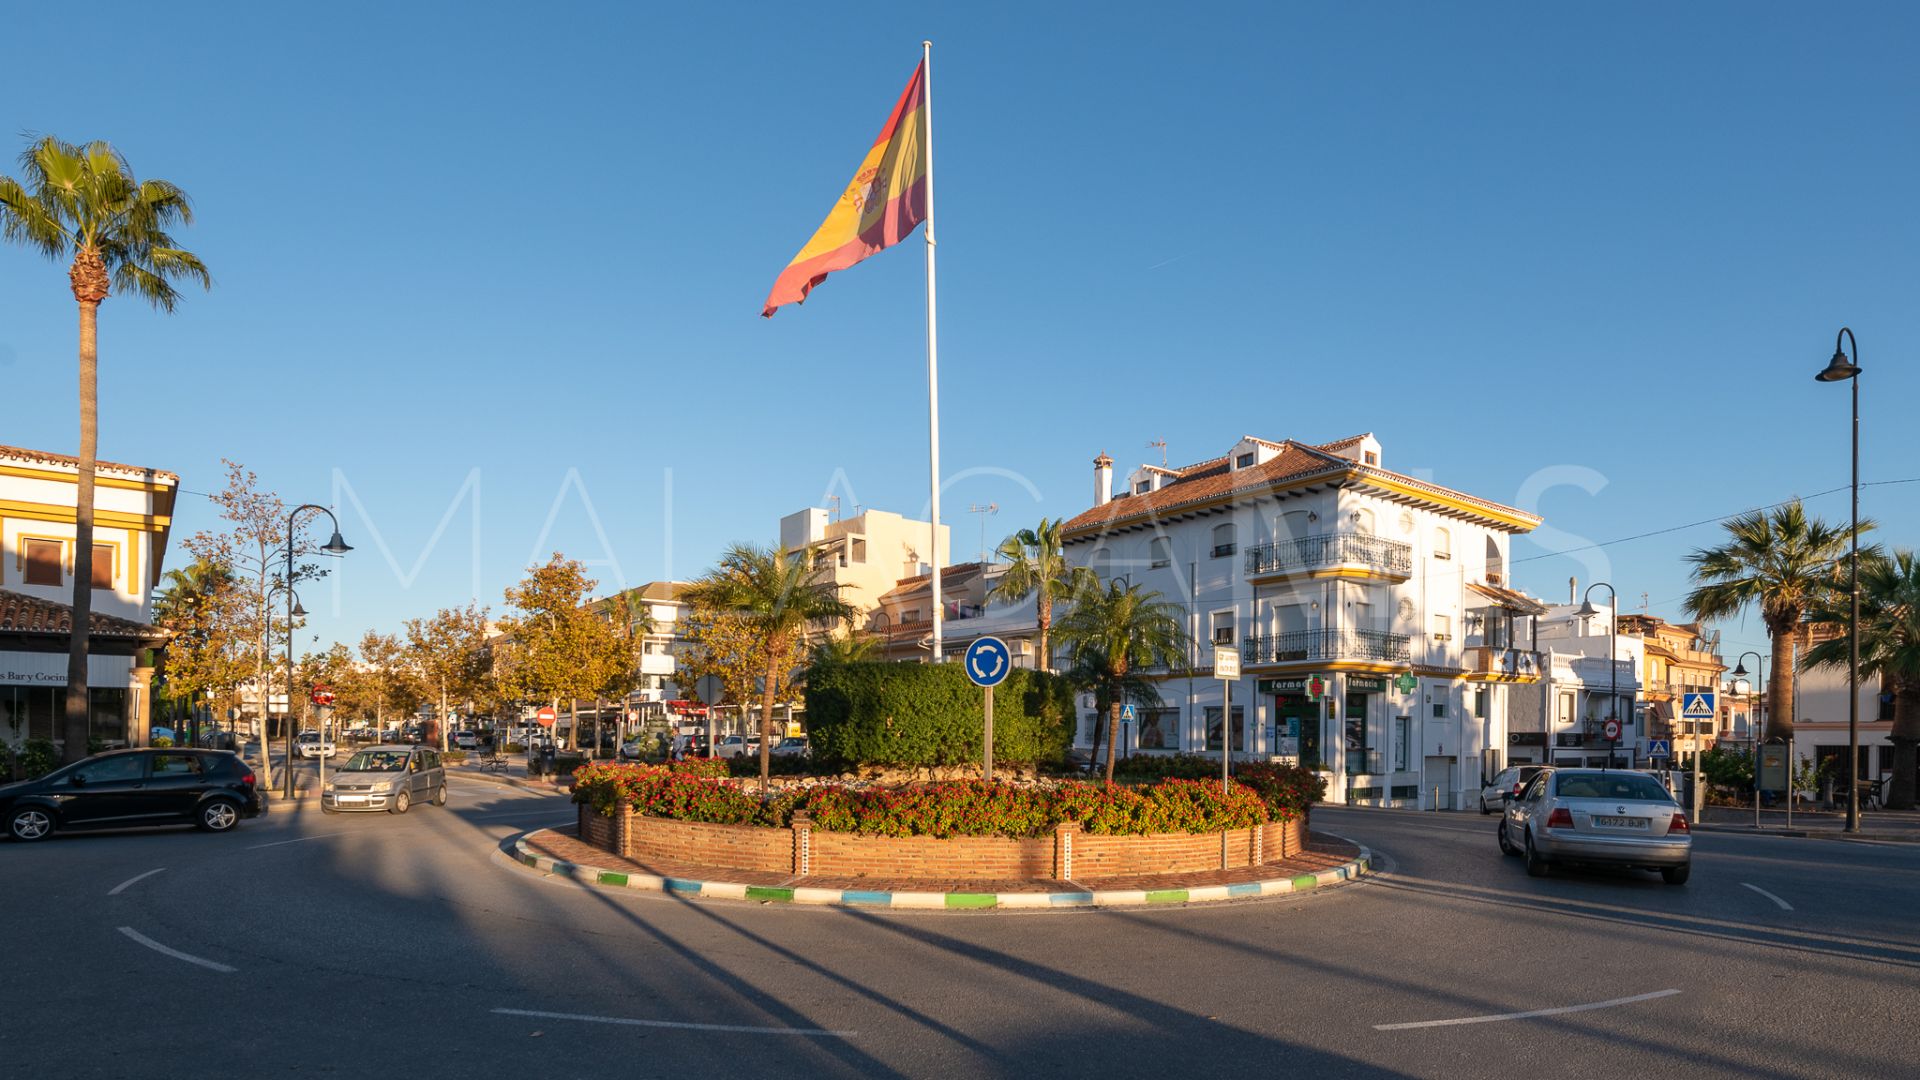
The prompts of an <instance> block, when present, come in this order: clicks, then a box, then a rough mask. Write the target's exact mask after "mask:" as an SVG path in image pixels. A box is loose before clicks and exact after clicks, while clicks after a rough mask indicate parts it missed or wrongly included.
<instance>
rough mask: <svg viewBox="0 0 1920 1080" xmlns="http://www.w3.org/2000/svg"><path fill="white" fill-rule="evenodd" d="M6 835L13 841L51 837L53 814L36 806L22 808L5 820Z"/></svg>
mask: <svg viewBox="0 0 1920 1080" xmlns="http://www.w3.org/2000/svg"><path fill="white" fill-rule="evenodd" d="M7 834H8V835H9V836H12V837H13V838H14V839H15V840H28V841H32V840H45V839H46V838H47V837H49V836H52V835H53V814H52V812H50V811H47V810H43V809H41V808H40V807H38V806H23V807H21V808H20V809H18V810H15V811H14V812H13V816H11V817H9V818H8V819H7Z"/></svg>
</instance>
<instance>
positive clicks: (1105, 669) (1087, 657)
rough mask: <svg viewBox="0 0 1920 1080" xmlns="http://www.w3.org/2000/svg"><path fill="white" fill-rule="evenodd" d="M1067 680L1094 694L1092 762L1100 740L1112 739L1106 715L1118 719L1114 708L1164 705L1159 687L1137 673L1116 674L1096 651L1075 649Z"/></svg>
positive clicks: (1099, 651)
mask: <svg viewBox="0 0 1920 1080" xmlns="http://www.w3.org/2000/svg"><path fill="white" fill-rule="evenodd" d="M1066 679H1067V681H1068V682H1069V683H1070V684H1072V686H1073V688H1074V689H1075V690H1079V691H1083V692H1085V693H1089V694H1092V695H1093V712H1094V715H1095V716H1096V717H1098V719H1097V720H1096V721H1095V722H1094V728H1093V759H1094V760H1095V761H1098V760H1099V759H1100V746H1101V740H1102V739H1103V738H1104V739H1111V738H1112V737H1113V731H1114V729H1113V726H1112V725H1111V724H1109V723H1107V717H1108V714H1109V713H1111V714H1112V715H1113V716H1115V717H1118V716H1119V712H1118V709H1117V707H1118V706H1124V705H1137V706H1139V707H1140V708H1143V709H1157V708H1159V707H1160V706H1161V704H1163V699H1162V698H1161V696H1160V687H1159V686H1158V685H1157V684H1156V683H1155V682H1154V680H1152V679H1149V678H1147V677H1146V676H1145V675H1142V674H1140V673H1139V672H1137V671H1127V672H1116V671H1114V669H1113V665H1112V663H1111V662H1110V661H1109V660H1108V658H1107V654H1106V653H1105V652H1102V651H1101V650H1100V649H1098V648H1087V649H1081V650H1078V652H1077V654H1076V655H1075V657H1074V661H1073V666H1071V667H1069V668H1068V669H1067V673H1066Z"/></svg>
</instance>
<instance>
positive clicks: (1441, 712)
mask: <svg viewBox="0 0 1920 1080" xmlns="http://www.w3.org/2000/svg"><path fill="white" fill-rule="evenodd" d="M1433 718H1434V719H1435V720H1445V719H1446V718H1447V703H1446V702H1444V701H1436V702H1434V703H1433Z"/></svg>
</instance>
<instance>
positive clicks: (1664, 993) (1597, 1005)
mask: <svg viewBox="0 0 1920 1080" xmlns="http://www.w3.org/2000/svg"><path fill="white" fill-rule="evenodd" d="M1679 992H1680V991H1678V990H1655V991H1654V992H1653V993H1651V994H1635V995H1634V996H1632V997H1623V998H1614V999H1613V1000H1611V1001H1594V1002H1589V1003H1588V1004H1585V1005H1563V1006H1561V1007H1560V1008H1557V1009H1531V1010H1528V1011H1527V1012H1517V1013H1499V1014H1496V1015H1494V1016H1461V1017H1456V1018H1455V1019H1452V1020H1420V1021H1416V1022H1414V1023H1411V1024H1375V1025H1373V1030H1375V1031H1406V1030H1408V1029H1410V1028H1431V1027H1455V1026H1457V1025H1460V1024H1491V1023H1493V1022H1494V1021H1496V1020H1526V1019H1529V1018H1531V1017H1535V1016H1559V1015H1560V1014H1562V1013H1577V1012H1591V1011H1592V1010H1594V1009H1611V1008H1613V1007H1614V1006H1615V1005H1632V1004H1634V1003H1635V1002H1640V1001H1652V1000H1653V999H1655V998H1663V997H1672V996H1673V995H1675V994H1677V993H1679Z"/></svg>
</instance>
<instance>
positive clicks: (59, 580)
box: [20, 540, 65, 585]
mask: <svg viewBox="0 0 1920 1080" xmlns="http://www.w3.org/2000/svg"><path fill="white" fill-rule="evenodd" d="M20 549H21V551H22V553H24V554H25V555H26V558H27V568H26V569H27V573H26V577H25V578H24V579H22V580H24V581H25V582H26V584H28V585H61V584H64V583H65V580H64V577H63V576H62V575H61V573H60V541H58V540H27V541H25V542H23V543H22V544H21V545H20Z"/></svg>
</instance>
